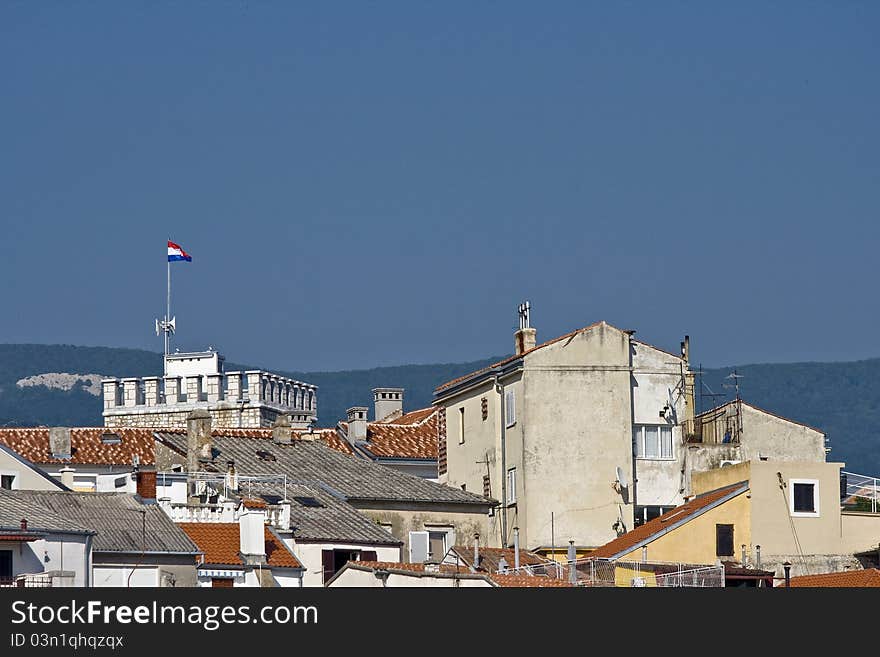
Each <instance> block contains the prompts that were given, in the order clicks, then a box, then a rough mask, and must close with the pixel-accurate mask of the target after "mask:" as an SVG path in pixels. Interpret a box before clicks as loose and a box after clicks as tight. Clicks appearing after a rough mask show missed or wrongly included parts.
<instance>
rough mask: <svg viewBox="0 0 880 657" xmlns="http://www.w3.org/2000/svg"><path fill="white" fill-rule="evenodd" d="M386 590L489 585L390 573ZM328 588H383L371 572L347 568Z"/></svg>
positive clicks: (470, 578)
mask: <svg viewBox="0 0 880 657" xmlns="http://www.w3.org/2000/svg"><path fill="white" fill-rule="evenodd" d="M385 587H387V588H452V587H460V588H489V587H491V584H489V582H487V581H486V580H485V579H483V578H482V577H480V578H475V577H473V576H464V577H432V576H430V575H422V576H420V577H419V576H415V575H402V574H398V573H390V574H389V575H388V580H387V581H386V583H385ZM330 588H383V585H382V580H380V579H379V578H378V577H376V576H375V575H374V574H373V572H372V571H365V570H358V569H355V568H348V569H346V571H345V572H344V573H342V574H341V575H340V576H339V577H337V578H336V579H335V580H333V583H332V584H331V585H330Z"/></svg>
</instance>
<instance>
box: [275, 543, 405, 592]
mask: <svg viewBox="0 0 880 657" xmlns="http://www.w3.org/2000/svg"><path fill="white" fill-rule="evenodd" d="M284 542H285V543H286V544H287V546H288V547H289V548H290V549H291V550H293V553H294V554H295V555H296V556H297V558H298V559H299V560H300V562H301V563H302V565H303V566H305V568H306V572H305V573H304V574H303V586H324V564H323V561H322V558H321V553H322V551H323V550H352V551H353V550H373V551H375V552H376V560H377V561H394V562H398V561H400V558H401V549H400V548H398V547H395V546H374V545H357V544H354V543H297V542H295V541H294V540H293V539H291V538H287V537H285V538H284Z"/></svg>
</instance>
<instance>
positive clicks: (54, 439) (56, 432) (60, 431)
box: [49, 427, 70, 459]
mask: <svg viewBox="0 0 880 657" xmlns="http://www.w3.org/2000/svg"><path fill="white" fill-rule="evenodd" d="M49 452H50V453H51V454H52V458H53V459H69V458H70V428H69V427H50V428H49Z"/></svg>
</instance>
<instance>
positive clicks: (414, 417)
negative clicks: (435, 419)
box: [376, 406, 437, 424]
mask: <svg viewBox="0 0 880 657" xmlns="http://www.w3.org/2000/svg"><path fill="white" fill-rule="evenodd" d="M436 412H437V407H436V406H429V407H428V408H420V409H418V410H415V411H410V412H409V413H406V414H405V415H401V416H400V417H396V418H389V419H387V420H379V421H378V422H377V423H376V424H420V423H422V422H424V421H425V420H427V419H428V418H429V417H431V416H432V415H433V414H434V413H436Z"/></svg>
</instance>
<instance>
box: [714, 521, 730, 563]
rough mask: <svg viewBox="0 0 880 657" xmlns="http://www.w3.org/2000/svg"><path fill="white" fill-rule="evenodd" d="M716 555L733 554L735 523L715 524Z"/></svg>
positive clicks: (726, 555) (727, 555) (725, 555)
mask: <svg viewBox="0 0 880 657" xmlns="http://www.w3.org/2000/svg"><path fill="white" fill-rule="evenodd" d="M715 556H717V557H732V556H733V525H715Z"/></svg>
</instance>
